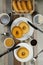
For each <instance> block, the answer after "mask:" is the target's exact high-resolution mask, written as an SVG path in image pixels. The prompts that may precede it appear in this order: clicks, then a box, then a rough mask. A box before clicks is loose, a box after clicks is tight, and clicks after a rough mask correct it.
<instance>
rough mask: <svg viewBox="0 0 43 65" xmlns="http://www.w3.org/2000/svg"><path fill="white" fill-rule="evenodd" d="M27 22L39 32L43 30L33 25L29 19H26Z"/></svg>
mask: <svg viewBox="0 0 43 65" xmlns="http://www.w3.org/2000/svg"><path fill="white" fill-rule="evenodd" d="M27 22H28V23H29V25H30V26H31V27H33V28H34V29H36V30H38V31H40V32H41V33H43V31H42V30H41V29H39V28H38V27H36V26H35V25H33V24H32V23H30V22H29V21H27Z"/></svg>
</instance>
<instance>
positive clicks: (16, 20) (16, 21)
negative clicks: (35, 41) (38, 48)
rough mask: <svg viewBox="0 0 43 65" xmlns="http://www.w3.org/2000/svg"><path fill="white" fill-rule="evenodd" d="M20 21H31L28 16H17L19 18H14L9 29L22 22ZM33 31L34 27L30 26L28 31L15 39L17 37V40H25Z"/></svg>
mask: <svg viewBox="0 0 43 65" xmlns="http://www.w3.org/2000/svg"><path fill="white" fill-rule="evenodd" d="M22 21H24V22H26V23H28V22H27V21H29V22H31V21H30V20H29V19H28V18H25V17H19V18H17V19H15V20H14V21H13V23H12V25H11V30H12V28H13V27H14V26H18V25H19V23H20V22H22ZM31 23H32V22H31ZM33 31H34V29H33V28H32V27H31V26H30V31H29V32H28V33H27V34H25V35H23V37H21V38H17V39H18V40H21V41H22V40H26V39H28V38H30V36H32V34H33Z"/></svg>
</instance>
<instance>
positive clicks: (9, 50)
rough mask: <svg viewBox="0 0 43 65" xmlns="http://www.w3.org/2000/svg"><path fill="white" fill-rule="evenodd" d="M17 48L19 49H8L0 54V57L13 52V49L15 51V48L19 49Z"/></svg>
mask: <svg viewBox="0 0 43 65" xmlns="http://www.w3.org/2000/svg"><path fill="white" fill-rule="evenodd" d="M19 47H20V46H13V47H12V48H10V49H8V50H7V51H6V52H4V53H2V54H0V57H2V56H4V55H6V54H7V53H9V52H11V51H13V50H15V49H17V48H19Z"/></svg>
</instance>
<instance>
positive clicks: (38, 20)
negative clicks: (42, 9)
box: [33, 14, 43, 25]
mask: <svg viewBox="0 0 43 65" xmlns="http://www.w3.org/2000/svg"><path fill="white" fill-rule="evenodd" d="M33 22H34V23H36V24H39V25H41V24H43V15H41V14H36V15H35V16H34V17H33Z"/></svg>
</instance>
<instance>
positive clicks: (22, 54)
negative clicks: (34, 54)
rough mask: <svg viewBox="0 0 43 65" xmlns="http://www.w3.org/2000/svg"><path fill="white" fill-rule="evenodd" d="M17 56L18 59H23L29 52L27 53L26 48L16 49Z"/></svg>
mask: <svg viewBox="0 0 43 65" xmlns="http://www.w3.org/2000/svg"><path fill="white" fill-rule="evenodd" d="M17 55H18V57H19V58H22V59H24V58H26V57H27V56H28V55H29V51H28V49H27V48H25V47H21V48H19V49H18V51H17Z"/></svg>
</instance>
